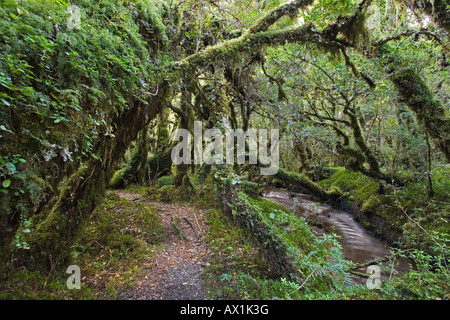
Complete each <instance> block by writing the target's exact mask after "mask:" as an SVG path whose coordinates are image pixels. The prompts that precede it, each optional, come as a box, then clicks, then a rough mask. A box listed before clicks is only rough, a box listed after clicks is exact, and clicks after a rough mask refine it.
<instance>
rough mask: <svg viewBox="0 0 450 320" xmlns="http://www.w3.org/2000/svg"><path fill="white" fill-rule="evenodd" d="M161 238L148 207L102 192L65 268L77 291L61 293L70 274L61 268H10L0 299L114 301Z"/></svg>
mask: <svg viewBox="0 0 450 320" xmlns="http://www.w3.org/2000/svg"><path fill="white" fill-rule="evenodd" d="M164 238H165V233H164V229H163V227H162V225H161V224H160V222H159V220H158V216H157V214H156V213H155V212H154V210H153V209H152V208H151V207H149V206H147V205H145V204H141V203H137V202H133V201H128V200H124V199H122V198H119V197H118V196H117V195H116V194H114V193H113V192H108V193H107V196H106V198H105V200H104V202H103V203H102V205H100V206H99V207H98V208H97V209H96V210H95V211H94V212H93V214H92V215H91V216H90V217H89V219H87V220H86V221H85V222H84V225H83V226H82V230H81V232H80V235H79V237H78V238H77V240H76V241H75V244H74V245H73V246H71V248H70V261H69V263H68V265H77V266H78V267H79V268H80V276H81V278H80V280H81V281H80V284H81V288H80V289H69V288H68V287H67V280H68V278H69V277H70V276H71V274H70V273H69V274H66V273H65V268H64V270H61V271H55V272H54V273H51V274H48V273H47V272H41V271H29V270H27V269H24V268H20V269H16V268H14V263H11V264H5V265H4V266H2V269H1V273H0V275H1V277H0V299H8V300H9V299H21V300H23V299H24V300H34V299H37V300H53V299H55V300H84V299H111V298H115V297H116V295H117V294H118V292H119V291H120V290H121V289H123V288H124V287H126V286H128V285H131V284H132V283H133V280H134V279H135V278H136V277H137V276H138V275H139V274H140V272H142V269H143V268H144V267H145V265H146V264H148V263H149V261H150V259H151V257H152V256H153V254H154V253H155V252H156V251H157V250H158V248H159V245H160V244H161V243H162V242H163V241H164ZM21 250H23V249H21ZM13 260H14V259H13Z"/></svg>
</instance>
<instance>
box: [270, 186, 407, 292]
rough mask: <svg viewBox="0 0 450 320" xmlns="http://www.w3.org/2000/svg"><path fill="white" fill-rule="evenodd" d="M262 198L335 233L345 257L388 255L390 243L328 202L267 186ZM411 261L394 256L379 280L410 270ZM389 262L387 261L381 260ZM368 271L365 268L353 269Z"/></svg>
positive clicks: (362, 260) (357, 260)
mask: <svg viewBox="0 0 450 320" xmlns="http://www.w3.org/2000/svg"><path fill="white" fill-rule="evenodd" d="M263 197H264V198H265V199H267V200H271V201H273V202H276V203H278V204H281V205H283V206H285V207H286V208H288V209H291V210H292V209H294V206H295V212H296V213H297V215H299V216H301V217H304V218H305V219H306V220H307V221H315V223H314V224H313V226H312V227H313V229H314V230H316V231H317V232H318V233H319V234H323V233H335V234H337V235H338V236H339V238H338V240H339V243H340V244H341V246H342V252H343V255H344V257H345V259H347V260H350V261H353V262H354V263H357V264H361V263H366V262H369V261H373V260H375V259H382V258H385V257H386V256H389V255H390V253H389V245H388V244H387V243H385V242H383V241H381V240H379V239H377V238H375V237H374V236H373V235H371V234H370V233H369V232H368V231H367V230H366V229H364V228H363V227H362V226H361V225H360V224H359V223H358V222H357V221H355V220H354V219H353V216H352V215H351V214H350V213H348V212H345V211H340V210H338V209H335V208H333V207H331V206H329V205H326V204H323V203H320V202H317V201H315V200H314V198H313V197H312V196H310V195H307V194H303V193H295V192H292V191H289V190H285V189H279V188H266V189H265V190H264V192H263ZM410 263H411V261H409V260H407V259H397V260H395V263H394V269H395V271H396V272H393V270H388V271H387V272H382V273H381V278H380V280H381V281H386V280H388V279H389V277H390V276H391V275H392V274H402V273H404V272H407V271H408V270H409V269H410ZM384 265H388V263H384ZM355 271H358V272H362V273H367V272H368V270H367V267H366V268H362V269H358V270H355ZM352 279H353V280H354V281H355V282H356V283H359V284H365V283H366V281H367V279H366V278H363V277H359V276H357V275H352Z"/></svg>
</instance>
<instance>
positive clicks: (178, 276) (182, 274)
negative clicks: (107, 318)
mask: <svg viewBox="0 0 450 320" xmlns="http://www.w3.org/2000/svg"><path fill="white" fill-rule="evenodd" d="M117 194H118V195H119V196H120V197H122V198H124V199H127V200H130V201H139V202H142V203H145V204H148V205H150V206H151V207H152V208H154V209H155V210H156V212H157V213H158V216H159V218H160V221H161V224H162V225H163V226H164V228H165V229H166V233H167V237H166V241H165V243H164V245H163V247H162V249H161V250H160V251H159V252H157V253H156V254H155V255H154V256H153V258H152V262H151V265H152V267H151V268H149V269H147V270H144V271H145V272H144V275H143V276H142V277H141V278H139V279H138V280H137V281H136V283H135V284H134V286H133V287H132V288H131V289H130V290H128V291H126V292H123V293H121V294H120V295H119V299H124V300H128V299H131V300H203V299H206V297H205V295H204V293H203V286H202V277H201V275H202V272H203V269H204V268H205V267H207V266H208V265H209V264H208V262H207V261H208V257H209V255H210V250H209V247H208V245H207V244H206V240H205V239H204V236H205V230H207V224H206V221H205V218H204V214H205V213H206V210H204V209H196V208H191V207H188V206H187V205H186V206H185V205H178V204H171V203H160V202H153V201H149V200H146V199H145V198H139V196H138V195H136V194H134V193H131V192H129V191H125V190H120V191H117ZM174 217H176V221H177V222H176V225H177V227H178V228H179V230H180V231H181V232H182V234H183V235H184V236H185V237H186V239H183V238H182V237H180V234H179V232H177V230H176V229H177V228H176V227H175V226H174V224H173V221H174Z"/></svg>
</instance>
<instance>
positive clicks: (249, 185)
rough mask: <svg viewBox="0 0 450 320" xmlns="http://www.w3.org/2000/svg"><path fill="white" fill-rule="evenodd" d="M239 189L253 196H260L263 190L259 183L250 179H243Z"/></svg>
mask: <svg viewBox="0 0 450 320" xmlns="http://www.w3.org/2000/svg"><path fill="white" fill-rule="evenodd" d="M239 189H240V190H241V191H242V192H244V193H245V194H246V195H248V196H250V197H252V198H257V197H259V196H260V195H261V192H262V188H261V186H260V185H259V184H258V183H255V182H250V181H241V183H240V184H239Z"/></svg>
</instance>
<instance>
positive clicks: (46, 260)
mask: <svg viewBox="0 0 450 320" xmlns="http://www.w3.org/2000/svg"><path fill="white" fill-rule="evenodd" d="M165 99H166V90H160V94H159V95H158V96H155V97H152V98H151V99H150V101H149V102H148V103H142V102H141V101H136V102H135V103H133V104H132V105H131V106H130V108H129V109H128V110H126V111H124V112H123V113H122V114H120V115H119V116H118V117H116V118H115V119H114V126H113V127H115V128H117V131H116V132H114V137H111V136H104V137H103V139H102V140H101V141H99V143H98V144H97V146H96V154H97V155H99V156H100V157H101V158H98V159H96V158H91V160H89V161H87V162H86V163H84V164H83V165H82V166H81V167H80V169H78V170H77V171H76V172H75V173H74V174H73V175H72V176H71V177H70V178H69V180H68V181H67V183H66V186H65V187H64V188H63V190H62V191H61V193H60V196H59V200H58V202H57V203H56V205H55V206H54V207H53V208H52V210H51V212H50V213H49V215H48V216H47V218H46V219H45V220H44V221H43V222H42V223H41V224H40V225H39V226H38V227H37V229H36V230H35V231H34V232H33V233H32V236H31V239H29V241H28V243H29V245H30V250H28V251H21V252H20V253H21V255H20V257H19V259H20V260H21V261H19V262H20V263H23V264H26V265H28V266H29V267H30V268H36V269H40V270H47V271H54V270H55V269H56V268H58V267H60V266H63V265H65V264H66V263H67V262H68V261H69V258H70V255H69V253H70V246H71V245H72V244H73V241H74V240H75V239H76V236H77V234H78V232H79V230H80V226H81V225H82V223H83V221H84V220H85V219H86V218H87V217H88V216H89V215H90V214H91V213H92V212H93V211H94V210H95V208H96V207H97V206H98V205H99V204H100V203H101V202H102V201H103V198H104V195H105V192H106V188H107V186H108V184H109V181H110V179H111V178H112V175H113V173H114V171H115V169H116V166H117V164H118V163H119V161H120V159H122V157H123V155H124V154H125V151H126V150H127V148H128V146H129V145H130V143H131V142H132V141H134V140H135V139H136V138H137V136H138V134H139V132H140V131H141V130H142V128H143V127H145V126H146V125H147V124H148V122H149V121H150V120H151V119H153V118H154V117H155V116H156V115H157V112H158V111H159V109H160V108H161V106H162V105H163V103H164V101H165Z"/></svg>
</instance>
